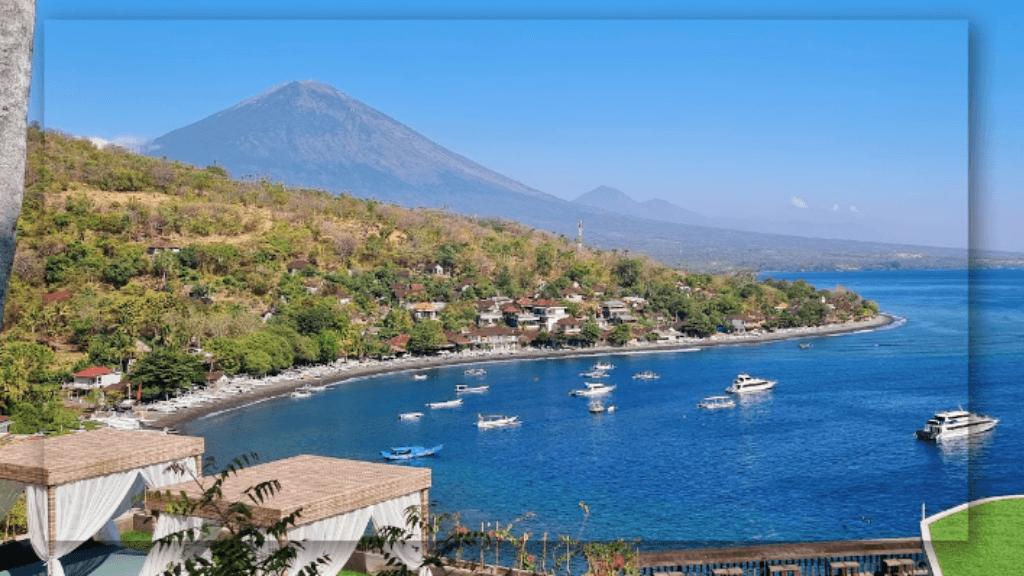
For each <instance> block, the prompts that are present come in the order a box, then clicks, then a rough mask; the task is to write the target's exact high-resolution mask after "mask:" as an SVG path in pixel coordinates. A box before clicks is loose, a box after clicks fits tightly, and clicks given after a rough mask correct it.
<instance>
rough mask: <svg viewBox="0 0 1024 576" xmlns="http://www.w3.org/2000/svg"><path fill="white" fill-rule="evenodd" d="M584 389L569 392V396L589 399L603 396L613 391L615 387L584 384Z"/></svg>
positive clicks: (595, 383) (592, 383) (597, 383)
mask: <svg viewBox="0 0 1024 576" xmlns="http://www.w3.org/2000/svg"><path fill="white" fill-rule="evenodd" d="M584 384H585V385H586V388H580V389H577V390H573V391H572V392H569V396H582V397H585V398H590V397H594V396H604V395H605V394H607V393H609V392H611V391H612V390H615V385H614V384H613V385H611V386H609V385H607V384H602V383H601V382H584Z"/></svg>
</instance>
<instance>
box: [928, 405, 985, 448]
mask: <svg viewBox="0 0 1024 576" xmlns="http://www.w3.org/2000/svg"><path fill="white" fill-rule="evenodd" d="M998 423H999V419H998V418H993V417H991V416H986V415H983V414H975V413H973V412H968V411H967V410H963V409H960V410H949V411H946V412H936V413H935V417H934V418H932V419H930V420H928V422H927V423H926V424H925V425H924V429H923V430H918V431H916V432H915V434H916V435H917V439H918V440H925V441H927V442H942V441H944V440H950V439H952V438H962V437H964V436H969V435H971V434H979V433H981V432H987V431H989V430H991V429H993V428H995V427H996V424H998Z"/></svg>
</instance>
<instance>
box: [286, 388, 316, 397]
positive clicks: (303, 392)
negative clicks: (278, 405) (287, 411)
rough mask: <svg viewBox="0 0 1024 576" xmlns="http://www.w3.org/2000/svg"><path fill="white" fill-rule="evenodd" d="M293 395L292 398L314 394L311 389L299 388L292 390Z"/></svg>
mask: <svg viewBox="0 0 1024 576" xmlns="http://www.w3.org/2000/svg"><path fill="white" fill-rule="evenodd" d="M291 396H292V398H311V397H312V396H313V393H312V392H310V391H309V390H305V389H303V388H299V389H298V390H292V394H291Z"/></svg>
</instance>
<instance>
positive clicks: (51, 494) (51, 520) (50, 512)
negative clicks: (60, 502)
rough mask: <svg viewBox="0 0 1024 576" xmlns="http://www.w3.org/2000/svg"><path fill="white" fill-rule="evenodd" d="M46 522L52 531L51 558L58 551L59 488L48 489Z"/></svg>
mask: <svg viewBox="0 0 1024 576" xmlns="http://www.w3.org/2000/svg"><path fill="white" fill-rule="evenodd" d="M46 516H47V518H46V520H47V529H49V531H50V538H49V542H50V556H53V554H54V553H55V552H56V550H57V487H56V486H47V487H46Z"/></svg>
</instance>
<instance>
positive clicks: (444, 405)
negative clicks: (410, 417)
mask: <svg viewBox="0 0 1024 576" xmlns="http://www.w3.org/2000/svg"><path fill="white" fill-rule="evenodd" d="M459 406H462V398H456V399H455V400H446V401H444V402H428V403H427V408H432V409H435V408H457V407H459Z"/></svg>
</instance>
